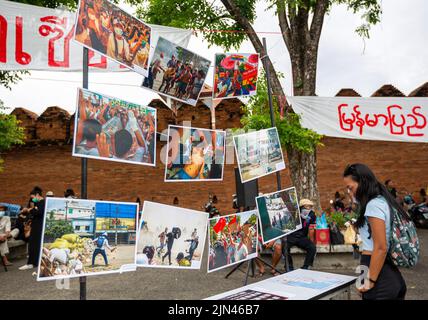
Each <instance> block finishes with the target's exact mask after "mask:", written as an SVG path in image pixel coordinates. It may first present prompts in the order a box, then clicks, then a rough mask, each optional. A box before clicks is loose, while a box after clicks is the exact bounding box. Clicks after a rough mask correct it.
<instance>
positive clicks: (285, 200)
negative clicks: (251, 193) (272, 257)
mask: <svg viewBox="0 0 428 320" xmlns="http://www.w3.org/2000/svg"><path fill="white" fill-rule="evenodd" d="M256 204H257V210H258V212H259V219H260V227H261V234H262V239H263V244H266V243H268V242H270V241H272V240H276V239H279V238H282V237H284V236H286V235H287V234H290V233H292V232H294V231H297V230H299V229H301V228H302V221H301V218H300V209H299V201H298V200H297V193H296V188H294V187H292V188H288V189H284V190H281V191H277V192H274V193H270V194H265V195H262V196H259V197H257V198H256Z"/></svg>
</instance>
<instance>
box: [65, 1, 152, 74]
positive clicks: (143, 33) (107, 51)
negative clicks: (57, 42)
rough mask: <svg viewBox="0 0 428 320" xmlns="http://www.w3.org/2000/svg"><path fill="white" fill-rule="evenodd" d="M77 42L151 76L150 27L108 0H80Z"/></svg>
mask: <svg viewBox="0 0 428 320" xmlns="http://www.w3.org/2000/svg"><path fill="white" fill-rule="evenodd" d="M75 24H76V28H75V32H74V38H73V39H74V41H76V42H78V43H80V44H81V45H83V46H85V47H87V48H89V49H92V50H94V51H96V52H98V53H100V54H102V55H104V56H106V57H107V58H110V59H113V60H115V61H117V62H118V63H120V64H122V65H124V66H125V67H128V68H129V69H131V70H133V71H135V72H137V73H139V74H142V75H143V76H147V75H148V60H149V53H150V38H151V28H150V26H148V25H147V24H145V23H144V22H142V21H140V20H138V19H137V18H135V17H133V16H131V15H130V14H129V13H127V12H125V11H123V10H122V9H120V8H119V7H118V6H116V5H115V4H113V3H111V2H110V1H108V0H80V2H79V8H78V11H77V14H76V23H75Z"/></svg>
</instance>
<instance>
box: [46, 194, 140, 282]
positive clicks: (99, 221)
mask: <svg viewBox="0 0 428 320" xmlns="http://www.w3.org/2000/svg"><path fill="white" fill-rule="evenodd" d="M137 212H138V204H137V203H127V202H112V201H98V200H83V199H70V198H50V197H48V198H46V208H45V220H44V224H43V234H42V246H41V253H40V263H39V268H38V276H37V280H38V281H42V280H52V279H63V278H74V277H81V276H91V275H99V274H106V273H117V272H123V271H134V270H135V267H136V266H135V252H136V241H135V235H136V226H137V225H138V224H137Z"/></svg>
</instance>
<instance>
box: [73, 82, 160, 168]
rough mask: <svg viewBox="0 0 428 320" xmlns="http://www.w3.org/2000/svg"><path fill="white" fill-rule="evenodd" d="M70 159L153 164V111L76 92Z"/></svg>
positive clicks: (136, 105)
mask: <svg viewBox="0 0 428 320" xmlns="http://www.w3.org/2000/svg"><path fill="white" fill-rule="evenodd" d="M73 156H76V157H84V158H93V159H100V160H110V161H118V162H124V163H131V164H140V165H148V166H155V165H156V109H155V108H151V107H146V106H141V105H138V104H135V103H131V102H127V101H123V100H120V99H117V98H112V97H109V96H106V95H103V94H99V93H96V92H93V91H89V90H86V89H78V95H77V111H76V118H75V125H74V139H73Z"/></svg>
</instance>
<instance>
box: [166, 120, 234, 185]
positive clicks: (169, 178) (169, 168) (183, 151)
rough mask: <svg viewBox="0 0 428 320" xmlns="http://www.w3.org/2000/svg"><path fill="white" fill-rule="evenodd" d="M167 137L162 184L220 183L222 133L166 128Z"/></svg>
mask: <svg viewBox="0 0 428 320" xmlns="http://www.w3.org/2000/svg"><path fill="white" fill-rule="evenodd" d="M168 137H169V139H168V145H167V150H169V153H168V163H167V165H166V167H165V181H166V182H174V181H207V180H215V181H221V180H223V170H224V158H225V157H224V154H225V137H226V133H225V132H224V131H220V130H208V129H198V128H190V127H181V126H173V125H170V126H169V127H168Z"/></svg>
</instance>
